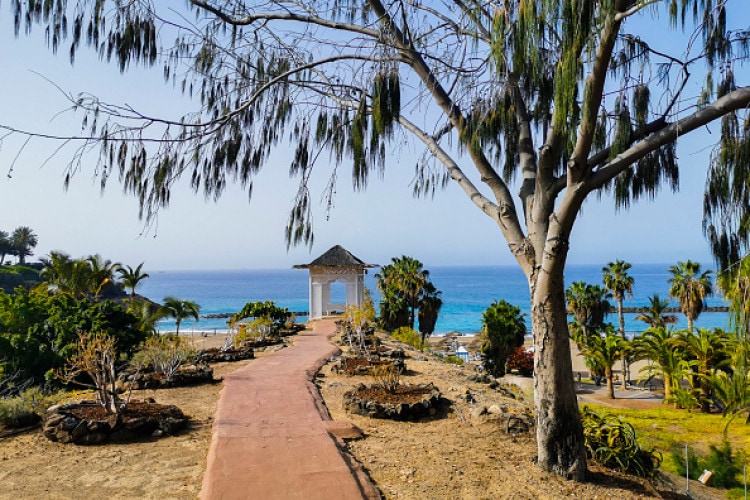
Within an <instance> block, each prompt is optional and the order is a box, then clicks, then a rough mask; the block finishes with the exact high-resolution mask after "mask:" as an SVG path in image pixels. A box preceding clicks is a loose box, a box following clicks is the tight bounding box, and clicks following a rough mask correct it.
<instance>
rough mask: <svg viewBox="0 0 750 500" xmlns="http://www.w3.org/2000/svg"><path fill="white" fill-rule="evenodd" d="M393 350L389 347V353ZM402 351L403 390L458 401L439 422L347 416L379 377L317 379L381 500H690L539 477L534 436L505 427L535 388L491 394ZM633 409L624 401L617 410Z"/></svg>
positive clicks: (594, 473) (435, 362) (706, 493)
mask: <svg viewBox="0 0 750 500" xmlns="http://www.w3.org/2000/svg"><path fill="white" fill-rule="evenodd" d="M389 342H390V341H389V340H384V343H386V345H387V344H388V343H389ZM402 347H404V349H405V351H406V363H407V365H408V366H409V370H408V371H407V372H406V374H405V375H403V376H402V377H401V382H402V383H405V384H429V383H433V384H435V385H436V386H438V387H440V390H441V393H442V395H443V397H445V398H447V399H449V400H450V401H451V402H452V404H451V406H450V408H449V410H448V411H447V413H445V414H443V415H441V416H440V417H439V418H434V417H430V418H425V419H422V420H419V421H417V422H400V421H392V420H382V419H375V418H367V417H364V416H361V415H357V414H353V413H349V412H347V411H346V407H345V403H344V393H346V392H347V391H351V390H353V389H355V388H356V387H358V386H359V385H360V384H372V383H373V381H374V379H373V377H371V376H367V375H358V376H347V375H344V374H340V373H337V372H336V370H335V369H332V367H333V366H334V364H333V363H332V364H329V365H327V366H325V367H323V369H322V370H321V373H320V376H319V377H318V378H317V379H316V383H317V385H318V387H319V388H320V391H321V394H322V395H323V398H324V400H325V403H326V405H327V407H328V410H329V412H330V414H331V416H332V418H333V419H334V420H337V421H349V422H351V423H352V424H354V425H355V426H356V427H358V428H359V429H361V430H362V433H363V435H364V437H363V438H361V439H350V440H345V444H344V446H345V449H346V450H347V451H348V452H349V453H350V454H351V455H352V456H353V457H354V460H356V461H357V462H359V463H360V464H361V465H362V467H363V468H364V469H365V470H366V472H367V473H368V474H369V476H370V477H371V478H372V480H373V482H374V483H375V484H376V485H377V487H378V488H379V489H380V491H381V493H382V495H383V497H384V498H386V499H423V498H430V499H558V498H565V497H577V498H581V499H593V498H617V499H624V500H627V499H641V498H686V497H685V496H684V494H683V493H684V482H680V481H679V480H671V479H660V480H659V481H647V480H645V479H642V478H638V477H633V476H628V475H625V474H620V473H618V472H615V471H610V470H606V469H603V468H600V467H596V466H590V474H589V480H588V481H587V482H586V483H575V482H571V481H567V480H565V479H563V478H561V477H559V476H556V475H554V474H546V473H543V472H542V471H540V469H539V468H538V467H537V466H536V464H535V457H536V440H535V429H534V428H533V427H532V428H531V429H529V432H509V431H508V425H507V423H508V421H509V420H508V416H509V415H518V416H519V418H523V417H524V416H526V415H527V414H528V412H530V411H531V407H532V389H531V387H532V380H531V379H528V378H526V379H524V378H520V377H507V379H505V380H502V381H501V385H499V386H497V387H491V386H490V385H489V384H486V383H478V382H474V381H472V380H471V378H477V377H476V376H474V377H471V376H472V375H476V373H477V371H476V367H475V366H472V365H464V366H456V365H450V364H446V363H444V362H442V361H440V360H439V358H437V357H433V356H431V355H425V354H423V353H419V352H416V351H413V350H409V349H408V348H406V346H402ZM342 348H343V349H346V347H345V346H342ZM596 400H597V402H598V397H597V398H596ZM630 403H631V402H630V401H625V400H623V401H619V400H618V401H617V403H616V404H618V405H623V406H624V405H628V404H630ZM648 403H650V404H658V402H648ZM635 404H641V403H640V402H636V403H635ZM701 486H702V485H699V484H698V485H696V486H695V487H693V486H692V485H691V491H692V492H693V494H694V495H700V496H696V498H722V495H721V494H719V492H717V491H715V490H711V489H709V488H705V487H703V488H701ZM680 488H683V489H682V490H681V489H680Z"/></svg>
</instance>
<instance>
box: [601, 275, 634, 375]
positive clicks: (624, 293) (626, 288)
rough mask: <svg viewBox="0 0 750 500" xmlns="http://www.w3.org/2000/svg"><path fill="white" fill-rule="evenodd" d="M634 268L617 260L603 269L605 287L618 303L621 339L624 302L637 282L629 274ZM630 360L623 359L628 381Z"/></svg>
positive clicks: (623, 368)
mask: <svg viewBox="0 0 750 500" xmlns="http://www.w3.org/2000/svg"><path fill="white" fill-rule="evenodd" d="M631 267H633V266H632V265H631V264H630V263H629V262H625V261H624V260H616V261H615V262H610V263H608V264H607V265H606V266H604V267H603V268H602V273H603V281H604V287H605V288H606V289H607V290H609V291H610V292H612V297H613V298H614V299H615V302H616V303H617V324H618V326H619V333H620V337H622V339H623V340H626V337H625V315H624V314H623V311H622V302H623V300H625V297H632V296H633V283H634V282H635V280H634V279H633V277H632V276H630V275H629V274H628V270H629V269H630V268H631ZM628 372H629V370H628V360H627V357H626V356H623V357H622V376H623V380H624V381H627V380H628V379H629V377H628Z"/></svg>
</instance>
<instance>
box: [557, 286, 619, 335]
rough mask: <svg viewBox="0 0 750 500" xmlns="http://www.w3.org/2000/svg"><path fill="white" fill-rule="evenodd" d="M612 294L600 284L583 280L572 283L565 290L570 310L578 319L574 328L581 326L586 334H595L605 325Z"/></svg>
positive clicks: (610, 307)
mask: <svg viewBox="0 0 750 500" xmlns="http://www.w3.org/2000/svg"><path fill="white" fill-rule="evenodd" d="M611 296H612V295H611V294H610V293H609V292H607V291H606V290H605V289H604V288H602V287H600V286H599V285H591V284H588V283H585V282H583V281H576V282H574V283H571V285H570V287H569V288H568V289H567V290H565V298H566V300H567V303H568V310H569V311H570V312H571V313H572V314H573V316H574V317H575V319H576V321H575V322H574V323H573V324H572V326H573V327H574V328H580V329H581V330H582V332H583V334H584V336H588V335H591V334H593V333H594V332H595V331H596V330H598V329H599V328H601V327H602V326H604V319H605V318H606V317H607V314H609V311H610V310H611V309H612V304H610V303H609V300H608V299H609V298H610V297H611Z"/></svg>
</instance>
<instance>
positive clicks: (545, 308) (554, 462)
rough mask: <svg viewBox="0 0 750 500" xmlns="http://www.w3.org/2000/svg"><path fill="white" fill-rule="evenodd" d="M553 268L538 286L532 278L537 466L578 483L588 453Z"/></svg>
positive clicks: (558, 276)
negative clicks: (586, 451)
mask: <svg viewBox="0 0 750 500" xmlns="http://www.w3.org/2000/svg"><path fill="white" fill-rule="evenodd" d="M560 257H561V256H560ZM556 267H558V268H559V269H557V270H555V271H548V270H545V269H541V270H539V271H538V272H537V273H535V275H534V276H536V282H534V281H533V277H532V278H531V279H530V287H531V290H532V294H531V311H532V312H531V321H532V330H533V333H534V348H535V349H534V405H535V408H536V412H537V415H536V421H537V432H536V435H537V451H538V463H539V466H540V467H541V468H542V469H544V470H546V471H549V472H554V473H556V474H559V475H562V476H564V477H567V478H570V479H574V480H576V481H582V480H584V479H585V475H586V454H585V449H584V443H583V426H582V425H581V416H580V413H579V409H578V399H577V397H576V394H575V384H574V380H573V365H572V361H571V356H570V341H569V335H568V323H567V314H566V312H567V309H566V307H565V285H564V281H563V273H562V268H563V267H564V266H556Z"/></svg>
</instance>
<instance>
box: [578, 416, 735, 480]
mask: <svg viewBox="0 0 750 500" xmlns="http://www.w3.org/2000/svg"><path fill="white" fill-rule="evenodd" d="M587 406H588V407H590V408H593V409H596V410H597V411H598V412H604V413H607V414H615V415H618V416H621V417H622V418H623V419H624V420H625V421H627V422H628V423H630V424H631V425H632V426H633V428H635V431H636V436H637V439H638V443H639V444H640V445H641V447H642V448H645V449H656V450H658V451H660V452H661V453H662V455H663V459H664V461H663V463H662V466H661V469H662V470H665V471H668V472H672V473H678V468H679V466H678V464H677V463H675V460H674V457H673V454H672V451H674V450H678V451H679V456H680V457H682V456H684V450H685V445H686V444H687V445H689V446H690V448H691V449H692V450H693V451H694V452H695V453H696V455H697V456H698V457H706V456H707V455H708V454H709V451H710V448H709V447H710V445H715V446H720V445H721V443H722V440H723V437H724V431H725V428H726V424H727V422H728V419H727V418H723V417H722V416H721V415H719V414H710V415H708V414H703V413H698V412H688V411H686V410H677V409H674V408H672V407H670V406H668V405H664V406H663V407H660V408H654V409H650V410H630V409H622V408H610V407H605V406H599V405H587ZM727 438H728V440H729V443H730V444H731V447H732V452H733V455H734V457H735V460H734V462H735V465H737V466H738V467H739V469H740V470H742V467H743V466H745V465H746V464H747V465H748V466H750V425H747V424H745V418H744V417H738V418H736V419H734V420H733V421H732V423H731V424H730V425H729V428H728V432H727ZM739 479H741V477H740V478H739Z"/></svg>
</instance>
